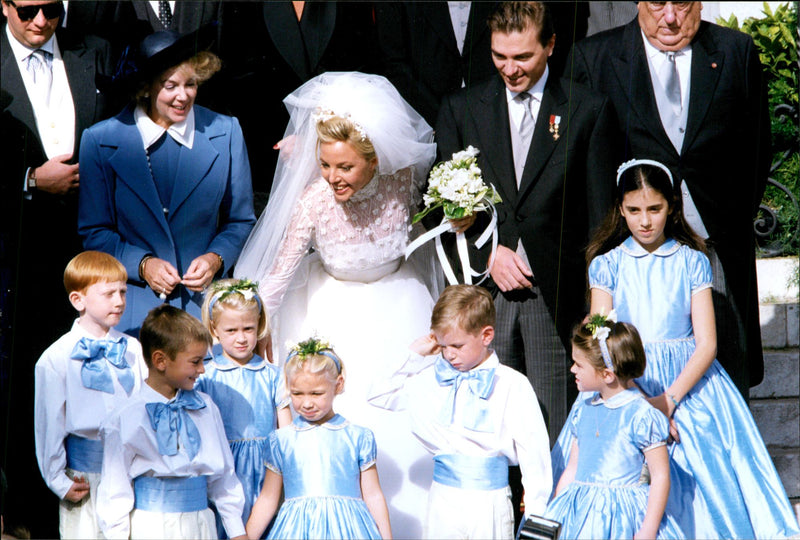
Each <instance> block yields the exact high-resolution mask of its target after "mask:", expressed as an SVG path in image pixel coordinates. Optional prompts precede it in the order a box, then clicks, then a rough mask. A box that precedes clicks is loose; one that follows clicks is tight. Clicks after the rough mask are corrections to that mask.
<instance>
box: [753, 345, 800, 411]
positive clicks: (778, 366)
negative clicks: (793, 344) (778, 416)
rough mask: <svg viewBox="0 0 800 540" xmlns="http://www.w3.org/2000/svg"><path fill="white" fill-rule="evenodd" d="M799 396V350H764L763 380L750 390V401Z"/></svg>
mask: <svg viewBox="0 0 800 540" xmlns="http://www.w3.org/2000/svg"><path fill="white" fill-rule="evenodd" d="M798 395H800V350H798V349H790V350H780V351H773V350H765V351H764V380H763V381H762V382H761V384H759V385H758V386H754V387H753V388H751V389H750V399H751V400H754V399H767V398H788V397H795V398H797V396H798Z"/></svg>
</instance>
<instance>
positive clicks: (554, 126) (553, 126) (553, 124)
mask: <svg viewBox="0 0 800 540" xmlns="http://www.w3.org/2000/svg"><path fill="white" fill-rule="evenodd" d="M560 125H561V117H560V116H556V115H555V114H551V115H550V133H552V134H553V140H554V141H557V140H558V138H559V137H560V136H561V135H560V134H559V133H558V128H559V126H560Z"/></svg>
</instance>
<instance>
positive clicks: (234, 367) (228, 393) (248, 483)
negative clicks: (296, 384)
mask: <svg viewBox="0 0 800 540" xmlns="http://www.w3.org/2000/svg"><path fill="white" fill-rule="evenodd" d="M205 369H206V372H205V373H204V374H203V375H201V376H200V378H199V379H198V380H197V384H196V386H195V388H196V389H197V390H200V391H202V392H205V393H206V394H208V395H209V396H211V399H212V400H213V401H214V403H215V404H216V405H217V407H218V408H219V412H220V414H221V415H222V423H223V424H224V425H225V435H226V437H227V438H228V444H230V447H231V453H232V454H233V462H234V465H235V467H236V476H237V477H238V478H239V481H240V482H241V483H242V488H244V499H245V501H244V511H243V513H242V520H243V521H244V522H245V523H246V522H247V518H248V517H250V510H251V509H252V508H253V503H254V502H255V500H256V498H258V494H259V493H261V485H262V484H263V483H264V476H265V475H266V472H267V470H266V468H265V467H264V461H265V459H266V456H267V447H268V442H269V435H270V433H272V432H273V431H275V429H276V428H277V418H276V414H275V413H276V409H277V408H279V407H282V406H285V405H288V399H286V398H285V397H284V394H285V392H284V390H283V381H282V378H281V375H280V371H279V370H278V368H276V367H275V366H273V365H272V364H270V363H268V362H267V361H265V360H264V359H263V358H261V357H260V356H258V355H253V358H251V359H250V362H248V363H247V364H246V365H244V366H240V365H239V364H237V363H235V362H232V361H231V360H228V359H227V358H226V357H225V356H223V355H222V354H219V355H217V356H215V357H214V358H213V359H212V360H209V361H207V362H206V364H205ZM217 531H218V533H219V537H220V538H227V537H228V536H227V534H226V532H225V529H224V528H223V527H222V521H221V520H220V519H219V516H217Z"/></svg>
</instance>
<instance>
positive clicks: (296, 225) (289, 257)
mask: <svg viewBox="0 0 800 540" xmlns="http://www.w3.org/2000/svg"><path fill="white" fill-rule="evenodd" d="M308 194H309V192H308V191H306V192H305V193H304V194H303V196H302V197H301V198H300V200H299V201H298V202H297V206H295V208H294V211H293V212H292V217H291V219H290V220H289V227H288V228H287V229H286V233H285V234H284V235H283V240H281V243H280V246H279V248H278V254H277V255H276V257H275V262H274V263H273V265H272V268H271V269H270V271H269V273H268V274H267V275H266V276H265V277H264V278H263V279H262V280H261V284H260V286H259V289H258V292H259V294H260V295H261V299H262V301H263V302H264V309H265V310H266V311H267V313H269V314H270V315H273V314H274V313H275V311H277V309H278V308H279V307H280V305H281V302H282V301H283V295H284V294H285V293H286V289H288V288H289V283H291V281H292V277H293V276H294V273H295V271H296V270H297V267H298V266H300V262H301V261H302V260H303V257H304V256H305V255H306V253H307V252H308V248H309V246H310V245H311V239H312V237H313V236H314V230H315V226H314V219H313V215H312V210H313V205H312V204H310V203H309V200H308V199H309V197H308Z"/></svg>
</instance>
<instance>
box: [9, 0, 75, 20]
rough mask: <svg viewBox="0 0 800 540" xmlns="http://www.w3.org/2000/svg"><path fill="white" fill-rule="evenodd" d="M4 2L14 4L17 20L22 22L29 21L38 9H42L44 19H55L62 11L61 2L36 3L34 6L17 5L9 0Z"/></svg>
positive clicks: (37, 12) (36, 13) (62, 5)
mask: <svg viewBox="0 0 800 540" xmlns="http://www.w3.org/2000/svg"><path fill="white" fill-rule="evenodd" d="M6 3H7V4H9V5H12V6H14V9H16V10H17V17H19V20H21V21H23V22H27V21H30V20H31V19H34V18H35V17H36V16H37V15H38V14H39V10H40V9H41V10H42V13H43V14H44V18H45V19H57V18H58V17H61V15H62V14H63V13H64V4H62V3H61V2H54V3H52V4H38V5H35V6H22V7H20V6H17V5H16V4H15V3H14V2H12V1H11V0H6Z"/></svg>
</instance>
